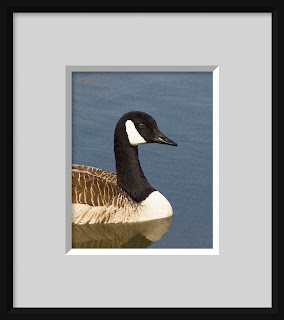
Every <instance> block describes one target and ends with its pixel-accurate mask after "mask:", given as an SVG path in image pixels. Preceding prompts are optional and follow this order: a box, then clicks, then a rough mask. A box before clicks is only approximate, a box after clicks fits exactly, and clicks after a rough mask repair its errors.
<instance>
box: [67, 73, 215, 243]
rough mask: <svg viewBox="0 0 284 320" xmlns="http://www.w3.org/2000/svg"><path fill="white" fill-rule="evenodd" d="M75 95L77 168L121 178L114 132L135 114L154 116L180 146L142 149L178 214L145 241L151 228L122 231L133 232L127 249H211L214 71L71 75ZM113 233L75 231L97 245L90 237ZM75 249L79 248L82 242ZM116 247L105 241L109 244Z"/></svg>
mask: <svg viewBox="0 0 284 320" xmlns="http://www.w3.org/2000/svg"><path fill="white" fill-rule="evenodd" d="M72 97H73V100H72V117H73V120H72V163H74V164H83V165H89V166H93V167H97V168H101V169H104V170H108V171H111V172H114V173H116V171H115V158H114V153H113V135H114V129H115V126H116V123H117V121H118V120H119V118H120V117H121V116H122V115H123V114H124V113H126V112H129V111H143V112H146V113H148V114H150V115H151V116H152V117H153V118H154V119H155V120H156V122H157V125H158V127H159V128H160V130H161V131H162V132H163V133H164V134H165V135H166V136H167V137H168V138H170V139H172V140H174V141H176V142H177V143H178V147H171V146H167V145H160V144H146V145H141V146H139V147H138V151H139V159H140V163H141V167H142V169H143V171H144V174H145V176H146V178H147V180H148V181H149V183H150V184H151V185H152V186H153V187H154V188H155V189H157V190H159V191H160V192H161V193H162V194H163V195H164V196H165V197H166V198H167V199H168V200H169V202H170V203H171V205H172V207H173V211H174V216H173V218H172V219H171V221H170V223H168V224H167V227H166V228H164V229H163V230H164V233H162V234H160V235H159V236H158V237H156V238H155V237H153V236H152V235H151V236H149V239H148V238H147V232H148V231H147V232H146V231H145V230H146V229H147V230H148V229H149V228H150V227H149V225H150V224H149V225H146V226H143V228H142V227H140V226H139V227H137V226H135V228H134V229H135V230H134V231H133V230H131V232H130V231H129V230H128V229H129V228H128V229H127V227H126V229H127V230H126V229H125V230H126V231H121V230H122V229H123V227H119V229H120V230H117V234H120V235H121V234H124V235H125V234H126V233H127V234H129V235H130V236H129V238H127V237H126V238H127V239H126V238H125V239H126V240H125V241H126V242H125V243H123V244H122V246H123V245H124V247H127V246H128V247H129V246H130V247H131V246H133V247H139V246H143V247H148V248H212V242H213V234H212V231H213V230H212V227H213V224H212V222H213V206H212V205H213V199H212V196H213V192H212V191H213V189H212V182H213V180H212V178H213V171H212V170H213V167H212V164H213V161H212V150H213V131H212V129H213V128H212V120H213V100H212V98H213V77H212V72H154V73H152V72H145V73H143V72H83V73H79V72H73V88H72ZM111 228H112V227H106V229H105V230H103V231H102V230H101V229H102V228H100V227H93V229H92V228H88V227H85V228H81V229H80V230H78V228H76V227H75V226H74V227H73V235H75V234H76V235H82V234H85V235H86V237H87V240H88V241H87V240H86V241H87V243H88V244H86V243H85V244H82V246H81V247H90V246H93V247H98V246H99V243H100V242H98V241H99V240H98V239H91V238H90V237H89V238H88V236H87V234H88V235H91V234H92V233H94V232H95V233H96V235H100V234H104V235H105V234H106V232H109V230H110V234H115V233H116V232H115V231H113V230H111ZM145 228H146V229H145ZM153 228H156V229H155V230H158V231H157V232H160V230H159V228H158V229H157V227H156V225H153V224H152V225H151V232H152V234H153V231H152V230H153ZM83 229H84V230H86V231H84V230H83ZM87 229H88V230H87ZM91 229H92V230H91ZM98 229H100V230H98ZM142 229H143V230H144V231H141V230H142ZM90 230H91V231H90ZM94 230H95V231H94ZM137 230H138V231H137ZM139 230H140V231H139ZM90 232H91V233H90ZM133 232H134V233H133ZM135 232H136V233H135ZM143 232H144V234H143ZM145 232H146V233H145ZM145 234H146V236H145ZM141 237H142V238H143V239H142V238H141ZM151 237H152V238H151ZM83 238H84V237H83ZM145 238H146V240H145ZM81 239H82V237H81ZM139 239H142V240H143V241H142V240H141V241H142V242H143V245H141V243H142V242H141V241H140V240H139ZM153 239H154V240H153ZM115 241H116V240H115ZM123 241H124V240H122V242H123ZM90 243H91V244H90ZM92 243H93V244H94V245H92ZM103 243H104V242H103ZM137 243H138V244H137ZM74 246H75V247H76V246H77V247H80V245H78V243H77V244H76V243H75V244H74ZM110 246H111V245H110V244H109V243H107V244H106V246H105V247H110Z"/></svg>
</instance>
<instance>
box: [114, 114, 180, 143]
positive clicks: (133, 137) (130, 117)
mask: <svg viewBox="0 0 284 320" xmlns="http://www.w3.org/2000/svg"><path fill="white" fill-rule="evenodd" d="M115 135H116V136H122V137H124V140H125V141H126V143H128V144H130V145H131V146H138V145H140V144H145V143H161V144H168V145H171V146H177V143H176V142H175V141H173V140H171V139H169V138H167V137H166V136H165V135H164V134H163V133H162V132H161V131H160V129H159V128H158V126H157V123H156V121H155V119H154V118H152V117H151V116H150V115H149V114H147V113H145V112H140V111H131V112H128V113H126V114H124V115H123V116H122V117H121V118H120V120H119V121H118V123H117V126H116V130H115Z"/></svg>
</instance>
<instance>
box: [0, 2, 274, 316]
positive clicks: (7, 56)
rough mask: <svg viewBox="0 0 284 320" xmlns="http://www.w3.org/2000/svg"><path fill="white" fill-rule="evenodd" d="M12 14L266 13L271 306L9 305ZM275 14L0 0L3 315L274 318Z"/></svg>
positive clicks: (235, 7)
mask: <svg viewBox="0 0 284 320" xmlns="http://www.w3.org/2000/svg"><path fill="white" fill-rule="evenodd" d="M17 12H35V13H36V12H223V13H227V12H228V13H229V12H267V13H271V14H272V190H271V192H272V286H273V287H272V308H227V309H226V308H224V309H223V308H206V309H201V308H110V309H104V308H94V309H93V308H82V309H81V308H72V309H71V308H70V309H69V308H40V309H39V308H13V172H12V166H13V13H17ZM279 12H280V9H279V7H278V3H277V2H276V1H252V0H247V1H218V2H216V1H209V0H207V1H203V0H199V1H197V0H195V1H190V2H188V3H181V2H179V1H175V3H169V4H167V3H165V4H163V5H159V4H157V3H156V2H155V1H151V2H150V3H146V2H143V3H135V2H132V3H124V2H122V1H119V2H114V1H113V2H101V3H98V2H94V1H85V0H81V1H68V2H66V1H62V0H57V1H41V2H39V1H26V2H20V1H16V0H14V1H12V0H11V1H6V2H2V3H1V17H2V19H1V24H2V27H3V28H2V30H3V32H2V35H3V38H2V43H3V44H4V46H3V47H2V48H3V58H2V59H1V60H2V68H3V73H2V77H3V86H2V88H1V89H2V91H3V92H2V94H1V96H2V97H3V102H4V104H3V105H4V115H3V122H2V126H1V127H2V128H3V133H2V136H4V152H3V155H4V170H3V171H4V186H5V190H4V192H5V193H4V210H3V211H2V212H3V217H4V219H3V220H2V224H1V227H2V232H1V237H2V244H4V250H3V251H4V253H3V258H4V259H3V262H2V266H3V272H2V277H3V287H2V288H3V291H4V297H3V299H2V313H3V315H4V316H5V317H7V318H12V317H14V316H15V317H16V316H17V318H18V317H19V316H30V317H37V318H38V317H41V316H48V317H49V316H50V317H54V316H62V317H63V316H66V317H68V318H77V317H78V316H80V317H81V316H82V317H83V316H95V315H107V314H109V315H114V314H117V315H123V314H124V315H126V314H129V315H134V314H137V315H138V314H142V315H143V314H144V315H146V314H153V315H164V314H168V315H173V314H175V315H180V314H186V315H188V316H199V317H209V316H210V317H212V316H216V317H218V318H228V316H230V318H231V317H233V316H236V317H238V316H242V317H243V316H244V315H246V316H248V317H253V316H257V317H258V318H260V317H261V318H263V317H267V318H269V319H270V318H278V317H279V316H280V311H279V301H278V97H279V96H278V69H279V65H278V55H279V48H278V44H279V16H280V15H279Z"/></svg>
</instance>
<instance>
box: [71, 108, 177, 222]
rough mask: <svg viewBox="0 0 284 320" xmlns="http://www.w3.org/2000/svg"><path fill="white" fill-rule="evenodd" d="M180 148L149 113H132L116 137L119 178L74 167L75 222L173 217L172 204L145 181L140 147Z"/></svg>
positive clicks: (98, 170)
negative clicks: (167, 146)
mask: <svg viewBox="0 0 284 320" xmlns="http://www.w3.org/2000/svg"><path fill="white" fill-rule="evenodd" d="M145 143H161V144H168V145H172V146H177V143H176V142H174V141H172V140H170V139H168V138H167V137H166V136H165V135H164V134H163V133H161V131H160V130H159V129H158V127H157V124H156V121H155V120H154V119H153V118H152V117H151V116H150V115H148V114H147V113H144V112H139V111H132V112H128V113H126V114H124V115H123V116H122V117H121V118H120V120H119V121H118V123H117V125H116V128H115V133H114V153H115V160H116V172H117V175H116V174H114V173H112V172H109V171H106V170H102V169H97V168H92V167H89V166H83V165H73V166H72V222H73V223H74V224H86V223H90V224H93V223H131V222H142V221H148V220H154V219H161V218H166V217H169V216H172V215H173V210H172V207H171V205H170V203H169V201H168V200H167V199H166V198H165V197H164V196H163V195H162V194H161V193H160V192H159V191H157V190H156V189H154V188H153V187H152V186H151V185H150V184H149V183H148V181H147V179H146V178H145V176H144V174H143V171H142V169H141V166H140V162H139V159H138V149H137V146H138V145H140V144H145Z"/></svg>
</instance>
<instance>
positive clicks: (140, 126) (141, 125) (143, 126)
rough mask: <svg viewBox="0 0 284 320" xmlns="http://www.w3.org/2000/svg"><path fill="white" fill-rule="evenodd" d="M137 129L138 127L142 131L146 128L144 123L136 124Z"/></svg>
mask: <svg viewBox="0 0 284 320" xmlns="http://www.w3.org/2000/svg"><path fill="white" fill-rule="evenodd" d="M138 127H139V128H140V129H144V128H146V126H145V124H144V123H139V124H138Z"/></svg>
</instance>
